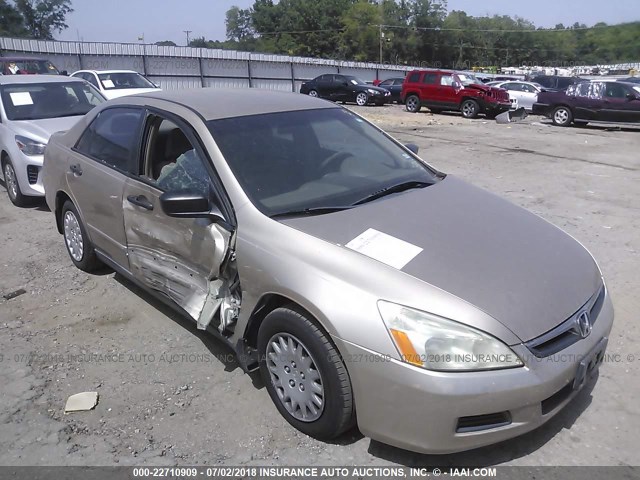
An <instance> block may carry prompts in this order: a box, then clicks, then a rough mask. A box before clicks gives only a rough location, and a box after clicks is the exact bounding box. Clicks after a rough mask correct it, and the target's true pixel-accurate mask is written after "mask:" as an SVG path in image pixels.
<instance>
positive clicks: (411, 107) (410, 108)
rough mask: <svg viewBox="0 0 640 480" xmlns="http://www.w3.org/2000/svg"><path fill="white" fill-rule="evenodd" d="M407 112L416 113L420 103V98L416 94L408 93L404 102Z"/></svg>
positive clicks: (420, 106)
mask: <svg viewBox="0 0 640 480" xmlns="http://www.w3.org/2000/svg"><path fill="white" fill-rule="evenodd" d="M404 106H405V108H406V109H407V112H411V113H418V112H419V111H420V108H422V105H421V104H420V99H419V98H418V96H417V95H409V96H408V97H407V100H406V101H405V103H404Z"/></svg>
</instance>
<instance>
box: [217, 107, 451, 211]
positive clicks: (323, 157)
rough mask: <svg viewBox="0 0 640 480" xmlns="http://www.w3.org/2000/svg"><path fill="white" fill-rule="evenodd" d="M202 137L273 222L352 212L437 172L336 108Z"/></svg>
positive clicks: (232, 126) (237, 121) (227, 124)
mask: <svg viewBox="0 0 640 480" xmlns="http://www.w3.org/2000/svg"><path fill="white" fill-rule="evenodd" d="M208 126H209V130H210V131H211V133H212V135H213V137H214V138H215V140H216V142H217V144H218V146H219V147H220V150H221V151H222V153H223V155H224V156H225V159H226V161H227V163H228V164H229V166H230V167H231V170H232V171H233V173H234V175H235V176H236V178H237V179H238V182H239V183H240V185H241V186H242V188H243V189H244V191H245V193H246V194H247V196H248V197H249V198H250V199H251V201H252V202H253V204H254V205H255V206H256V207H257V208H258V209H259V210H260V211H261V212H263V213H264V214H265V215H269V216H274V215H281V214H284V213H287V212H294V211H303V210H307V209H322V208H326V209H331V208H340V207H348V206H352V205H354V204H355V203H357V202H359V201H361V200H362V199H365V198H367V197H369V196H371V195H374V194H376V193H380V192H381V190H385V189H387V188H390V187H394V186H397V185H399V184H401V183H404V182H424V183H428V184H432V183H434V182H435V181H437V180H438V178H439V177H438V176H437V175H438V174H437V172H435V171H433V170H431V169H430V168H429V167H427V166H426V165H425V164H423V163H422V162H420V161H418V160H416V159H415V158H414V157H412V156H411V155H409V154H408V153H407V152H406V151H405V150H404V149H403V148H402V147H400V146H399V145H398V144H396V143H395V142H394V141H392V140H390V139H389V138H388V137H387V136H386V135H385V134H383V133H382V132H380V131H379V130H377V129H376V128H375V127H373V126H372V125H370V124H369V123H367V122H365V121H364V120H362V119H361V118H360V117H358V116H356V115H355V114H353V113H351V112H349V111H348V110H345V109H342V108H330V109H320V110H304V111H299V112H283V113H272V114H264V115H253V116H246V117H237V118H229V119H224V120H213V121H210V122H208Z"/></svg>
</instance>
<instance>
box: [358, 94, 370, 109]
mask: <svg viewBox="0 0 640 480" xmlns="http://www.w3.org/2000/svg"><path fill="white" fill-rule="evenodd" d="M367 100H369V97H368V96H367V94H366V93H359V94H358V95H357V96H356V103H357V104H358V105H359V106H361V107H364V106H365V105H366V104H367Z"/></svg>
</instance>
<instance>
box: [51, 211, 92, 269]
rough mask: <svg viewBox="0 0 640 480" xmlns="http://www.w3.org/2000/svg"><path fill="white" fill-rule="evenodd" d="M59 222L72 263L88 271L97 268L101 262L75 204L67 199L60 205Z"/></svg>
mask: <svg viewBox="0 0 640 480" xmlns="http://www.w3.org/2000/svg"><path fill="white" fill-rule="evenodd" d="M60 224H61V225H62V235H63V237H64V245H65V247H66V249H67V253H68V254H69V258H71V261H72V262H73V264H74V265H75V266H76V267H78V268H79V269H80V270H82V271H84V272H88V273H91V272H95V271H96V270H99V269H100V267H102V263H101V262H100V260H99V259H98V257H97V256H96V252H95V250H94V248H93V245H92V244H91V242H90V241H89V237H88V236H87V231H86V229H85V228H84V225H83V224H82V220H81V219H80V215H79V214H78V210H77V209H76V206H75V205H74V204H73V203H72V202H71V201H69V200H67V201H66V202H65V203H64V205H63V206H62V210H61V212H60Z"/></svg>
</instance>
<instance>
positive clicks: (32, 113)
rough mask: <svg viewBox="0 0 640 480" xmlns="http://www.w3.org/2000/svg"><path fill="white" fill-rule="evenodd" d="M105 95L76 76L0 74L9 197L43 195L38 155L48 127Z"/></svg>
mask: <svg viewBox="0 0 640 480" xmlns="http://www.w3.org/2000/svg"><path fill="white" fill-rule="evenodd" d="M105 101H106V100H105V99H104V97H103V96H102V95H101V94H100V93H99V92H98V91H97V90H96V89H95V88H93V87H92V86H91V85H89V84H88V83H86V82H85V81H83V80H80V79H75V78H74V79H71V78H67V77H60V76H57V77H56V76H48V75H11V76H2V75H0V152H1V153H0V155H1V158H0V162H1V163H2V173H3V177H4V182H5V187H6V188H7V193H8V194H9V199H10V200H11V201H12V202H13V203H14V205H16V206H24V205H26V204H27V203H28V201H29V199H30V197H42V196H44V188H43V186H42V178H41V175H40V170H41V169H42V159H43V154H44V149H45V147H46V145H47V142H48V141H49V137H50V136H51V134H52V133H54V132H57V131H59V130H67V129H69V128H70V127H71V126H73V125H74V124H75V123H76V122H77V121H78V119H79V118H80V117H81V116H82V115H84V114H85V113H87V112H88V111H89V110H91V109H92V108H93V107H95V106H96V105H99V104H101V103H103V102H105Z"/></svg>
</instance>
